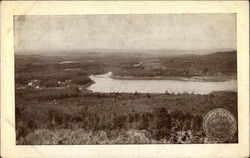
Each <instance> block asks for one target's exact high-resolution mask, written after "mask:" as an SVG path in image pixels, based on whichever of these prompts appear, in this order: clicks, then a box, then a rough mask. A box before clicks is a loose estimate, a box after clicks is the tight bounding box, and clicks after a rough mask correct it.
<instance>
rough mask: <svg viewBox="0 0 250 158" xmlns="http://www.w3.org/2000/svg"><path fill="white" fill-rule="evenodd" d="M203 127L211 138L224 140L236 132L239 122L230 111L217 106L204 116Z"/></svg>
mask: <svg viewBox="0 0 250 158" xmlns="http://www.w3.org/2000/svg"><path fill="white" fill-rule="evenodd" d="M203 129H204V131H205V133H206V135H207V136H208V137H209V138H211V139H213V140H215V141H218V142H224V141H227V140H229V139H230V138H231V137H232V136H233V135H234V134H235V132H236V129H237V122H236V120H235V117H234V115H233V114H232V113H231V112H230V111H228V110H226V109H222V108H217V109H214V110H211V111H210V112H208V113H207V115H206V116H205V117H204V120H203Z"/></svg>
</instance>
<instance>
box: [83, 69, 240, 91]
mask: <svg viewBox="0 0 250 158" xmlns="http://www.w3.org/2000/svg"><path fill="white" fill-rule="evenodd" d="M111 74H112V73H110V72H109V73H107V74H103V75H92V76H90V78H91V79H92V80H94V81H95V83H94V84H92V85H90V86H89V87H88V90H91V91H93V92H127V93H130V92H132V93H134V92H135V91H137V92H140V93H165V92H166V91H168V92H170V93H184V92H187V93H195V94H208V93H210V92H212V91H237V82H236V80H231V81H225V82H205V81H204V82H196V81H188V80H187V81H180V80H124V79H122V80H120V79H112V78H111Z"/></svg>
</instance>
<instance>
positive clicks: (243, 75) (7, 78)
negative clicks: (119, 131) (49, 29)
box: [1, 1, 249, 158]
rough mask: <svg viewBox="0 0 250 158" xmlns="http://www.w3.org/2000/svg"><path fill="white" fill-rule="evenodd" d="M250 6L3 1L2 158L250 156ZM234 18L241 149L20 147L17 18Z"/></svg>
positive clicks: (207, 146)
mask: <svg viewBox="0 0 250 158" xmlns="http://www.w3.org/2000/svg"><path fill="white" fill-rule="evenodd" d="M248 11H249V8H248V2H247V1H167V2H163V1H158V2H157V1H132V2H130V1H105V2H103V1H85V2H84V1H82V2H78V1H72V2H69V1H48V2H46V1H36V2H32V1H22V2H20V1H3V2H1V46H2V47H1V152H2V153H1V156H2V157H48V156H50V157H59V156H60V157H120V158H123V157H233V158H236V157H248V156H249V153H248V150H249V65H248V64H249V52H248V51H249V37H248V35H249V20H248V19H249V15H248ZM166 13H236V14H237V52H238V57H237V58H238V114H239V116H238V122H239V143H238V144H227V145H222V144H216V145H215V144H202V145H179V144H178V145H173V144H172V145H64V146H59V145H58V146H54V145H49V146H47V145H42V146H16V145H15V121H14V49H13V48H14V39H13V15H68V14H71V15H78V14H166Z"/></svg>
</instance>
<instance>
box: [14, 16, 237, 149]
mask: <svg viewBox="0 0 250 158" xmlns="http://www.w3.org/2000/svg"><path fill="white" fill-rule="evenodd" d="M13 27H14V52H15V55H14V65H15V66H14V71H15V74H14V77H15V78H14V79H15V125H16V126H15V135H16V145H108V144H109V145H115V144H217V143H219V144H237V143H238V123H239V122H238V97H237V96H238V95H237V94H238V84H237V29H236V14H235V13H171V14H98V15H94V14H93V15H91V14H90V15H15V16H13Z"/></svg>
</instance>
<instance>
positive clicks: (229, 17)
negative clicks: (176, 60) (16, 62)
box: [14, 13, 236, 54]
mask: <svg viewBox="0 0 250 158" xmlns="http://www.w3.org/2000/svg"><path fill="white" fill-rule="evenodd" d="M235 20H236V17H235V14H228V13H220V14H215V13H212V14H144V15H143V14H138V15H135V14H134V15H132V14H126V15H112V14H109V15H59V16H55V15H49V16H44V15H43V16H40V15H33V16H31V15H29V16H24V15H21V16H15V17H14V39H15V53H17V54H29V53H32V54H39V53H41V52H43V53H50V54H53V53H57V52H63V53H72V52H78V53H79V52H80V53H84V52H88V50H116V51H119V50H121V51H122V50H152V49H155V50H165V49H166V50H186V51H188V50H217V49H218V50H223V49H227V50H228V49H229V50H236V21H235Z"/></svg>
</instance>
